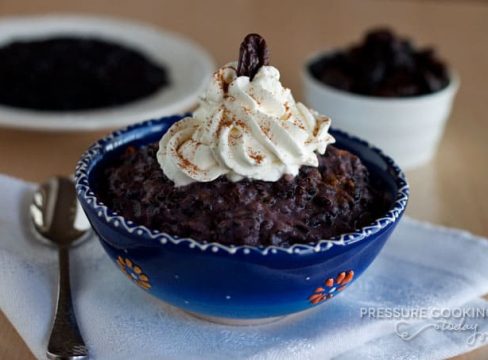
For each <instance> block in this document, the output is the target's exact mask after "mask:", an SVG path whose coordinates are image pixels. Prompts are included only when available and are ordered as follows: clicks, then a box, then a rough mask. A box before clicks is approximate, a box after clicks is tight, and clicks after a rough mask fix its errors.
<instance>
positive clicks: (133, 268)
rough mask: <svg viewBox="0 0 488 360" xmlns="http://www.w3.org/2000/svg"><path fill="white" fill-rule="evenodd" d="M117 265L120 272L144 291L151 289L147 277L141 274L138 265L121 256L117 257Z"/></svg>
mask: <svg viewBox="0 0 488 360" xmlns="http://www.w3.org/2000/svg"><path fill="white" fill-rule="evenodd" d="M117 265H118V266H119V268H120V270H121V271H122V272H123V273H124V274H125V275H126V276H127V277H128V278H129V279H131V280H132V281H134V282H135V283H136V284H137V285H139V286H140V287H141V288H143V289H144V290H147V289H149V288H150V287H151V283H150V282H149V277H148V276H147V275H146V274H144V273H143V272H142V269H141V267H140V266H139V265H137V264H135V263H134V262H133V261H132V260H130V259H128V258H123V257H122V256H120V255H119V256H118V257H117Z"/></svg>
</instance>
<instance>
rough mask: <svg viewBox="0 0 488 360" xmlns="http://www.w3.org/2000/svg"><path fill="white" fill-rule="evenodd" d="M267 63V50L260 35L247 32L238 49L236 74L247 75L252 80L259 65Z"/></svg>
mask: <svg viewBox="0 0 488 360" xmlns="http://www.w3.org/2000/svg"><path fill="white" fill-rule="evenodd" d="M266 65H269V51H268V47H267V46H266V41H265V40H264V39H263V37H262V36H261V35H258V34H248V35H247V36H246V37H245V38H244V40H243V41H242V43H241V47H240V49H239V62H238V64H237V76H249V79H250V80H252V79H253V78H254V75H256V73H257V72H258V70H259V68H260V67H261V66H266Z"/></svg>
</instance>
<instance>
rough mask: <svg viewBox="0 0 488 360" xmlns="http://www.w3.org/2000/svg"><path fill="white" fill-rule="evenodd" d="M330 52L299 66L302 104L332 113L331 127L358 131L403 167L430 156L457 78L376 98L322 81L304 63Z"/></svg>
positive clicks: (439, 136) (447, 115)
mask: <svg viewBox="0 0 488 360" xmlns="http://www.w3.org/2000/svg"><path fill="white" fill-rule="evenodd" d="M333 52H334V51H325V52H320V53H319V54H316V55H315V56H313V57H311V58H310V59H309V60H308V61H307V62H306V63H305V66H304V69H303V86H304V89H303V90H304V96H305V101H306V102H307V105H308V106H310V107H311V108H313V109H315V110H317V111H318V112H319V113H322V114H324V115H328V116H330V117H331V118H332V126H333V127H336V128H338V129H342V130H345V131H347V132H349V133H351V134H353V135H357V136H360V137H362V138H364V139H365V140H367V141H369V142H370V143H372V144H374V145H376V146H377V147H379V148H380V149H382V150H383V151H384V152H385V153H386V154H388V155H390V156H391V157H392V158H393V159H394V160H395V161H396V162H397V163H398V164H399V165H400V166H401V167H402V168H403V169H408V168H413V167H416V166H420V165H422V164H425V163H427V162H428V161H429V160H431V159H432V157H433V156H434V154H435V152H436V149H437V146H438V144H439V142H440V139H441V137H442V134H443V132H444V127H445V125H446V122H447V119H448V117H449V114H450V112H451V108H452V104H453V100H454V96H455V94H456V92H457V89H458V87H459V78H458V77H457V76H456V74H455V73H452V72H451V79H450V82H449V85H448V86H447V87H446V88H444V89H442V90H440V91H437V92H435V93H432V94H428V95H420V96H415V97H408V98H399V97H398V98H382V97H375V96H364V95H358V94H353V93H349V92H346V91H343V90H339V89H336V88H333V87H331V86H328V85H325V84H323V83H322V82H320V81H319V80H317V79H316V78H314V77H313V75H312V74H311V73H310V71H309V65H310V64H312V63H313V62H314V61H316V60H318V59H319V58H321V57H324V56H327V55H328V54H331V53H333Z"/></svg>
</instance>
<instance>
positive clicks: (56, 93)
mask: <svg viewBox="0 0 488 360" xmlns="http://www.w3.org/2000/svg"><path fill="white" fill-rule="evenodd" d="M0 83H1V86H0V104H1V105H7V106H11V107H17V108H24V109H34V110H45V111H75V110H87V109H98V108H105V107H112V106H116V105H123V104H127V103H130V102H133V101H136V100H139V99H142V98H145V97H147V96H149V95H152V94H154V93H155V92H157V91H159V90H161V89H163V88H165V87H167V86H168V85H169V83H170V80H169V76H168V71H167V70H166V69H165V67H164V66H161V64H156V63H154V62H153V61H152V60H151V59H149V58H147V57H146V56H145V55H143V54H141V53H140V52H138V51H136V50H135V49H132V48H128V47H126V46H124V45H121V44H116V43H112V42H109V41H106V40H101V39H96V38H81V37H79V38H76V37H55V38H49V39H43V40H30V41H15V42H12V43H9V44H6V45H3V46H2V47H0Z"/></svg>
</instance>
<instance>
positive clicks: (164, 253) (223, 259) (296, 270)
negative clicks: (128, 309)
mask: <svg viewBox="0 0 488 360" xmlns="http://www.w3.org/2000/svg"><path fill="white" fill-rule="evenodd" d="M179 119H181V116H173V117H166V118H162V119H159V120H151V121H147V122H143V123H140V124H137V125H133V126H130V127H128V128H126V129H124V130H120V131H116V132H114V133H112V134H111V135H109V136H107V137H105V138H104V139H102V140H100V141H98V142H97V143H96V144H94V145H93V146H92V147H91V148H90V149H89V150H87V151H86V152H85V154H84V155H83V156H82V157H81V160H80V161H79V163H78V165H77V168H76V189H77V193H78V197H79V200H80V202H81V205H82V207H83V209H84V210H85V212H86V214H87V216H88V219H89V220H90V222H91V224H92V226H93V229H94V230H95V232H96V233H97V234H98V236H99V237H100V241H101V243H102V245H103V247H104V249H105V251H106V252H107V254H108V255H109V256H110V258H111V259H112V260H113V261H114V262H115V264H116V265H117V266H118V267H119V268H120V270H121V271H122V272H123V273H124V274H125V275H127V276H128V278H129V279H130V280H131V281H133V282H134V283H135V284H137V285H138V286H139V287H141V288H142V289H143V290H145V291H147V292H149V293H150V294H152V295H154V296H156V297H157V298H159V299H161V300H163V301H165V302H167V303H169V304H172V305H174V306H177V307H179V308H181V309H184V310H186V311H188V312H191V313H194V314H197V315H199V316H203V317H207V318H211V319H213V320H216V319H217V320H223V321H226V320H230V319H235V320H244V321H245V320H249V319H254V320H256V319H264V318H273V317H278V316H283V315H287V314H291V313H295V312H299V311H303V310H307V309H310V308H312V307H314V306H317V305H318V304H321V303H324V302H326V301H328V300H330V299H331V298H333V297H336V296H337V295H339V294H340V293H341V292H342V290H344V289H345V288H347V287H349V286H350V285H351V283H353V282H354V281H355V280H356V279H358V278H359V276H360V275H361V274H362V273H363V272H364V270H365V269H366V268H367V267H368V266H369V265H370V264H371V262H372V261H373V260H374V258H375V257H376V256H377V255H378V253H379V251H380V250H381V248H382V247H383V245H384V243H385V241H386V240H387V239H388V237H389V236H390V235H391V233H392V231H393V230H394V228H395V226H396V225H397V223H398V221H399V220H400V218H401V216H402V214H403V212H404V210H405V207H406V205H407V200H408V194H409V190H408V185H407V182H406V180H405V177H404V175H403V173H402V172H401V170H400V169H399V168H398V167H397V166H396V165H395V163H394V162H393V161H392V160H391V159H390V158H388V157H386V156H385V155H383V154H382V153H381V151H379V150H378V149H375V148H373V147H371V146H370V145H368V144H367V143H366V142H364V141H362V140H359V139H357V138H355V137H352V136H349V135H347V134H346V133H343V132H340V131H334V130H332V134H333V135H334V137H335V138H336V141H337V143H336V145H337V146H338V147H340V148H343V149H347V150H349V151H350V152H352V153H354V154H356V155H358V156H359V157H360V158H361V160H362V161H363V163H364V164H365V165H366V166H367V167H368V169H369V170H370V173H371V175H372V176H373V177H374V178H375V179H377V180H378V181H380V182H381V183H383V186H384V189H385V191H388V192H389V193H391V195H392V198H393V199H394V200H393V204H392V205H391V208H390V209H389V211H388V212H387V213H385V214H384V215H383V216H382V217H381V218H378V219H376V220H375V221H374V222H373V223H371V224H370V225H368V226H366V227H363V228H361V229H357V230H356V231H354V232H352V233H348V234H343V235H341V236H338V237H336V238H332V239H325V240H322V241H319V242H318V243H310V244H297V245H293V246H290V247H276V246H267V247H252V246H225V245H222V244H218V243H200V242H198V241H195V240H193V239H187V238H178V237H175V236H172V235H171V234H165V233H161V232H159V231H156V230H152V229H148V228H146V227H144V226H140V225H138V224H135V223H133V222H132V221H129V220H127V219H124V218H123V217H122V216H120V215H119V214H117V213H116V212H114V211H112V210H111V209H109V208H107V207H106V206H105V205H104V204H103V203H102V202H100V201H99V200H98V199H97V197H96V195H95V194H96V193H97V186H98V181H97V176H98V175H97V174H98V173H99V169H101V168H103V166H104V163H106V162H107V161H110V159H111V158H113V156H116V155H117V154H118V153H119V152H120V151H121V150H122V149H124V148H125V147H126V146H128V145H131V146H141V145H145V144H149V143H152V142H155V141H158V140H159V139H160V138H161V136H162V135H163V134H164V132H165V131H166V130H167V129H168V128H169V127H170V126H171V125H172V124H173V123H174V122H175V121H178V120H179Z"/></svg>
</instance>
